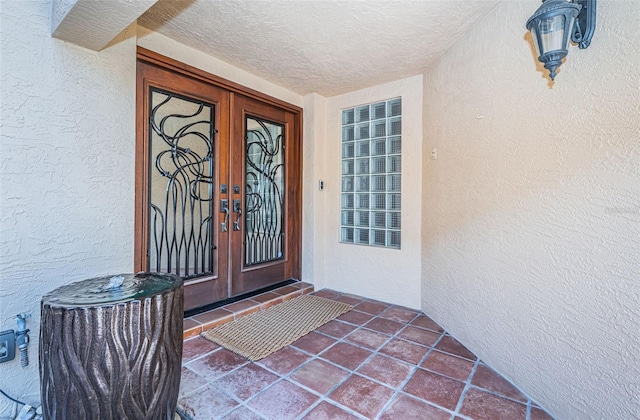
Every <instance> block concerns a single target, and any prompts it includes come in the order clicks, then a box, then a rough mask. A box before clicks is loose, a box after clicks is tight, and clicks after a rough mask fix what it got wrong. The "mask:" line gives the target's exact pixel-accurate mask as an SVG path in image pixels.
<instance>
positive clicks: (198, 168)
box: [149, 88, 215, 278]
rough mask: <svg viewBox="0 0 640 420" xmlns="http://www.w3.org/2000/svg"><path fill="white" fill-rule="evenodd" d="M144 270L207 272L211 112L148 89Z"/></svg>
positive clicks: (210, 263)
mask: <svg viewBox="0 0 640 420" xmlns="http://www.w3.org/2000/svg"><path fill="white" fill-rule="evenodd" d="M150 97H151V104H150V108H151V109H150V117H149V127H150V131H149V141H150V144H151V147H150V149H151V159H152V160H153V162H154V165H153V166H152V167H151V166H150V168H149V171H150V182H149V184H150V185H149V188H150V194H149V196H150V199H149V205H150V213H151V214H150V217H149V232H150V234H149V236H150V238H149V241H150V244H149V254H150V255H149V257H150V269H151V270H155V271H158V272H168V273H173V274H177V275H179V276H182V277H183V278H191V277H197V276H202V275H206V274H209V273H211V272H212V270H213V255H212V252H211V250H212V249H213V244H212V226H211V219H212V212H213V166H214V161H213V150H214V148H213V139H214V135H215V128H214V116H215V114H214V107H213V105H210V104H206V103H202V102H197V101H194V100H193V99H190V98H185V97H182V96H179V95H176V94H173V93H170V92H165V91H162V90H159V89H154V88H151V92H150Z"/></svg>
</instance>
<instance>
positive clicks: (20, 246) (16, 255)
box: [0, 1, 136, 417]
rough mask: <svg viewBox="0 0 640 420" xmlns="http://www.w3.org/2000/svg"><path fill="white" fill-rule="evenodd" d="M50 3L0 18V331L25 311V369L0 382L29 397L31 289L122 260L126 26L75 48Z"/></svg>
mask: <svg viewBox="0 0 640 420" xmlns="http://www.w3.org/2000/svg"><path fill="white" fill-rule="evenodd" d="M49 7H50V5H49V2H47V1H21V2H15V1H2V3H1V8H2V13H1V14H0V15H1V18H0V19H1V25H0V50H1V54H2V55H1V58H0V60H1V75H0V77H1V78H0V81H1V85H2V95H1V107H2V108H1V109H2V114H1V117H0V121H1V127H2V130H1V137H0V149H1V150H2V152H1V153H0V329H1V330H4V329H15V328H16V324H15V321H14V317H15V315H16V314H17V313H19V312H31V314H32V317H31V318H30V319H29V320H28V322H27V327H28V328H30V329H31V333H30V336H31V344H30V346H29V356H30V363H29V366H28V367H26V368H24V369H23V368H21V367H20V361H19V360H18V358H16V359H15V360H13V361H11V362H7V363H3V364H1V365H0V387H1V388H2V389H3V390H5V391H6V392H8V393H9V394H10V395H12V396H14V397H16V398H20V399H22V400H25V401H26V402H28V403H32V404H34V403H37V402H38V401H39V385H38V383H39V382H38V334H39V328H38V326H39V321H40V312H39V304H40V298H41V296H42V295H43V294H44V293H46V292H48V291H50V290H52V289H54V288H55V287H58V286H60V285H62V284H64V283H68V282H71V281H76V280H81V279H85V278H89V277H94V276H98V275H106V274H109V273H116V272H123V271H131V268H132V264H133V236H132V234H131V233H132V231H133V211H134V208H133V205H134V202H133V194H134V136H135V125H134V124H135V112H134V111H135V48H136V44H135V37H134V35H135V31H132V30H127V31H125V33H123V34H122V35H121V36H120V38H119V39H118V40H117V41H114V43H113V45H112V46H111V47H110V48H108V49H106V50H104V51H103V52H101V53H96V52H92V51H88V50H84V49H82V48H79V47H76V46H74V45H71V44H67V43H64V42H62V41H59V40H56V39H52V38H51V37H50V35H49ZM11 409H12V407H11V406H10V405H9V404H8V400H7V399H5V398H4V397H0V417H2V416H6V415H9V414H10V411H11Z"/></svg>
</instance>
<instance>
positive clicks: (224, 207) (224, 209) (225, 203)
mask: <svg viewBox="0 0 640 420" xmlns="http://www.w3.org/2000/svg"><path fill="white" fill-rule="evenodd" d="M220 212H221V213H224V222H222V223H220V227H221V230H222V231H223V232H226V231H227V230H228V229H227V222H229V200H220Z"/></svg>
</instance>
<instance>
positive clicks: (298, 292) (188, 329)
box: [182, 282, 314, 340]
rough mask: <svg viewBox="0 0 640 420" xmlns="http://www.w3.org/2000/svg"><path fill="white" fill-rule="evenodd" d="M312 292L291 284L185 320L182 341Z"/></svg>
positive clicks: (300, 284)
mask: <svg viewBox="0 0 640 420" xmlns="http://www.w3.org/2000/svg"><path fill="white" fill-rule="evenodd" d="M313 290H314V288H313V284H310V283H305V282H298V283H293V284H290V285H288V286H283V287H280V288H278V289H274V290H271V291H270V292H265V293H262V294H259V295H256V296H252V297H250V298H247V299H243V300H240V301H238V302H234V303H230V304H229V305H225V306H222V307H220V308H216V309H212V310H210V311H207V312H203V313H201V314H198V315H194V316H191V317H188V318H185V319H184V322H183V327H182V339H183V340H186V339H187V338H190V337H195V336H196V335H199V334H200V333H201V332H202V331H206V330H210V329H212V328H215V327H217V326H219V325H222V324H225V323H227V322H230V321H233V320H234V319H238V318H240V317H243V316H246V315H249V314H252V313H254V312H257V311H261V310H263V309H267V308H269V307H271V306H273V305H277V304H278V303H282V302H284V301H286V300H289V299H293V298H295V297H298V296H302V295H306V294H308V293H311V292H313Z"/></svg>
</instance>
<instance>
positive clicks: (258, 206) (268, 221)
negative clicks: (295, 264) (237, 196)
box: [244, 115, 285, 266]
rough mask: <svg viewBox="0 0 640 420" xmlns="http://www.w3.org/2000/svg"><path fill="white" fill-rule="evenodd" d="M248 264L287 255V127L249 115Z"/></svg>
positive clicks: (245, 250)
mask: <svg viewBox="0 0 640 420" xmlns="http://www.w3.org/2000/svg"><path fill="white" fill-rule="evenodd" d="M245 133H246V136H245V194H246V195H245V219H244V221H245V240H244V243H245V249H244V265H245V266H252V265H256V264H261V263H265V262H269V261H276V260H280V259H282V258H283V255H284V225H285V223H284V214H285V213H284V194H283V193H284V191H285V181H284V175H285V174H284V126H283V125H281V124H277V123H274V122H270V121H266V120H263V119H260V118H257V117H253V116H248V115H247V116H246V117H245Z"/></svg>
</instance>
